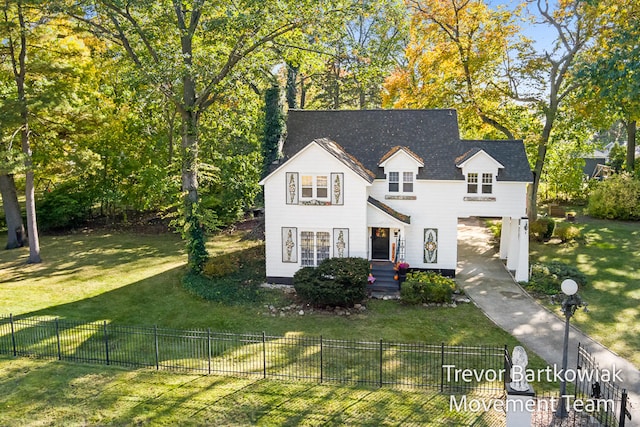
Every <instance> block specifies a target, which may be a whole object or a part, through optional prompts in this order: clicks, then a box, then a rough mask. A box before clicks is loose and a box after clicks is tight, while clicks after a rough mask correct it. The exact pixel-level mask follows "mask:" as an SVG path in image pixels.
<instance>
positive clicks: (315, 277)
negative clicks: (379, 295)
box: [293, 258, 369, 307]
mask: <svg viewBox="0 0 640 427" xmlns="http://www.w3.org/2000/svg"><path fill="white" fill-rule="evenodd" d="M368 275H369V261H367V260H366V259H364V258H328V259H325V260H324V261H322V262H321V263H320V265H319V266H318V267H317V268H314V267H304V268H302V269H300V270H298V271H297V272H296V274H295V275H294V276H293V286H294V287H295V289H296V292H297V294H298V296H299V297H300V298H301V299H302V300H303V301H305V302H307V303H309V304H311V305H314V306H317V307H326V306H340V307H351V306H353V305H354V304H356V303H359V302H360V301H362V300H363V299H364V298H365V297H366V296H367V276H368Z"/></svg>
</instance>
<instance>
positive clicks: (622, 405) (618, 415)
mask: <svg viewBox="0 0 640 427" xmlns="http://www.w3.org/2000/svg"><path fill="white" fill-rule="evenodd" d="M576 371H577V372H576V379H575V382H574V385H575V390H576V397H579V398H581V399H584V400H585V401H592V402H596V403H595V404H592V405H591V406H594V407H595V408H596V409H597V410H595V411H591V412H590V414H589V415H590V416H592V417H593V418H595V419H596V420H598V422H599V423H600V425H602V426H603V427H620V426H622V427H624V425H625V420H626V414H627V407H626V405H627V392H626V390H625V389H623V388H621V387H620V386H619V385H618V384H616V383H615V382H613V381H608V380H610V379H611V377H612V375H610V374H611V373H610V372H609V373H607V374H604V372H603V370H602V369H601V368H600V366H599V364H598V362H597V361H596V359H595V358H594V357H593V355H592V354H591V353H590V352H589V351H588V350H587V348H585V347H583V346H582V345H581V344H578V361H577V370H576ZM603 374H604V375H603ZM598 403H599V404H598Z"/></svg>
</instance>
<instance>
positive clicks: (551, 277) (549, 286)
mask: <svg viewBox="0 0 640 427" xmlns="http://www.w3.org/2000/svg"><path fill="white" fill-rule="evenodd" d="M565 279H573V280H575V281H576V283H578V286H580V287H583V286H586V284H587V277H586V276H585V275H584V274H583V273H581V272H580V270H578V269H577V268H576V267H574V266H572V265H569V264H565V263H563V262H559V261H552V262H549V263H544V264H543V263H536V264H533V265H532V266H531V278H530V279H529V282H528V283H524V287H525V288H526V289H527V290H529V291H531V292H532V293H534V294H543V295H556V294H559V293H562V289H561V287H560V285H561V284H562V282H563V281H564V280H565Z"/></svg>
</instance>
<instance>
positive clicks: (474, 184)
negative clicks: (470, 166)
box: [467, 173, 478, 194]
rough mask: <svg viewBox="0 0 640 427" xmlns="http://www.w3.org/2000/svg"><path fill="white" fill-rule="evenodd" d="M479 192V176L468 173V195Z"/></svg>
mask: <svg viewBox="0 0 640 427" xmlns="http://www.w3.org/2000/svg"><path fill="white" fill-rule="evenodd" d="M477 192H478V174H477V173H468V174H467V193H469V194H475V193H477Z"/></svg>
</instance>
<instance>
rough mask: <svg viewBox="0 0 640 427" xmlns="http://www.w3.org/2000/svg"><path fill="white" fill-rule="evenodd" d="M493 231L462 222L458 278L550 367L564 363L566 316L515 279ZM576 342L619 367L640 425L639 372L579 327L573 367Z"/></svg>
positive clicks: (573, 335) (572, 336) (572, 341)
mask: <svg viewBox="0 0 640 427" xmlns="http://www.w3.org/2000/svg"><path fill="white" fill-rule="evenodd" d="M490 239H491V235H490V233H489V230H488V229H486V228H485V227H484V226H483V224H482V222H481V221H480V220H479V219H477V218H469V219H464V220H461V221H460V223H459V225H458V260H459V261H458V268H457V270H456V281H457V282H458V284H459V285H460V286H461V287H462V288H463V289H464V291H465V293H466V294H467V295H468V296H469V297H470V298H471V300H472V301H473V302H474V303H475V304H476V305H477V306H478V307H479V308H480V309H482V310H483V311H484V312H485V314H486V315H487V317H489V318H490V319H491V320H493V322H494V323H496V324H497V325H498V326H500V327H501V328H502V329H504V330H505V331H507V332H509V333H510V334H511V335H513V336H514V337H515V338H517V339H518V340H519V341H520V342H521V343H523V344H524V345H525V346H526V347H527V348H528V349H529V350H532V351H534V352H535V353H537V354H538V355H539V356H540V357H541V358H543V359H544V360H545V361H546V362H547V363H549V365H550V366H553V365H557V366H558V368H559V367H561V366H562V348H563V339H564V318H560V317H559V316H560V315H561V313H560V309H559V308H558V311H557V314H558V315H556V314H554V313H552V312H551V311H549V310H547V309H546V308H544V307H542V306H541V305H539V304H538V303H537V302H536V301H535V300H534V299H532V298H531V297H530V296H529V295H528V294H527V293H525V292H524V291H523V290H522V288H520V286H519V285H518V284H517V283H516V282H515V281H514V279H513V277H512V276H511V274H509V272H508V271H507V270H506V268H505V266H504V264H503V262H502V261H501V260H500V259H499V256H498V253H497V251H496V250H495V249H494V248H493V247H492V246H491V245H490ZM578 343H581V345H582V346H584V347H586V348H587V349H588V350H589V352H590V353H591V354H592V355H593V356H594V358H595V359H596V360H597V361H598V363H599V365H600V367H601V368H607V369H614V367H615V369H617V370H620V372H621V374H620V376H621V377H622V379H623V382H622V383H619V385H620V386H621V387H623V388H626V389H627V392H628V396H629V397H628V399H629V402H630V403H631V404H632V405H633V407H632V409H631V413H632V418H633V419H632V421H629V420H627V424H626V425H627V426H640V371H639V370H638V369H637V368H636V367H635V366H633V365H632V364H631V363H629V362H628V361H626V360H625V359H623V358H621V357H619V356H617V355H616V354H614V353H613V352H611V351H609V350H608V349H607V348H606V347H604V346H602V345H601V344H599V343H597V342H596V341H594V340H592V339H591V338H589V337H588V336H586V335H585V334H583V333H582V332H580V331H579V330H577V329H576V328H573V327H572V328H571V331H570V333H569V359H568V360H569V367H570V368H575V363H576V360H577V359H576V358H577V347H578Z"/></svg>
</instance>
